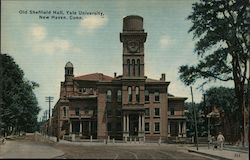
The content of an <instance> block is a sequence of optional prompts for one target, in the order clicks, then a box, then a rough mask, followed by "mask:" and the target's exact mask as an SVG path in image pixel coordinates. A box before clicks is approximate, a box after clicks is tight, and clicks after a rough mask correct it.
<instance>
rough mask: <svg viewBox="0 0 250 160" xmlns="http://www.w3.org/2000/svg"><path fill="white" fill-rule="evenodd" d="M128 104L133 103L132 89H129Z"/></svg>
mask: <svg viewBox="0 0 250 160" xmlns="http://www.w3.org/2000/svg"><path fill="white" fill-rule="evenodd" d="M128 102H132V88H131V87H128Z"/></svg>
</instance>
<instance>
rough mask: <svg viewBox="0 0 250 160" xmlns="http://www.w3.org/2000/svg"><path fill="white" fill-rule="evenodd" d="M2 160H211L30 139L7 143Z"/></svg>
mask: <svg viewBox="0 0 250 160" xmlns="http://www.w3.org/2000/svg"><path fill="white" fill-rule="evenodd" d="M0 158H4V159H6V158H58V159H166V160H211V159H210V158H208V157H204V156H203V157H201V156H200V155H197V154H195V153H189V152H188V151H187V150H186V149H185V148H184V147H178V145H167V144H162V145H158V144H156V143H154V144H125V143H121V144H119V143H118V144H103V143H90V142H89V143H88V142H82V143H76V142H67V141H64V142H63V141H61V142H60V143H52V144H48V143H44V142H41V141H35V138H34V137H32V136H30V137H27V136H26V138H24V139H16V140H13V141H7V143H6V144H4V145H1V146H0Z"/></svg>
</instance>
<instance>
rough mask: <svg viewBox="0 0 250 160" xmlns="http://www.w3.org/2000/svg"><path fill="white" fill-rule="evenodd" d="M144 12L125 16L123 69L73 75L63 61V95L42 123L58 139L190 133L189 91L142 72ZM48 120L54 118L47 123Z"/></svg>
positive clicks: (139, 137) (159, 136) (151, 137)
mask: <svg viewBox="0 0 250 160" xmlns="http://www.w3.org/2000/svg"><path fill="white" fill-rule="evenodd" d="M146 39H147V33H146V32H144V28H143V18H142V17H140V16H134V15H133V16H127V17H125V18H124V19H123V32H122V33H120V41H121V43H122V44H123V54H122V69H123V74H122V75H116V73H114V76H113V77H110V76H107V75H104V74H102V73H93V74H87V75H82V76H77V77H75V76H74V67H73V64H72V63H71V62H68V63H67V64H66V66H65V80H64V82H61V89H60V98H59V100H58V101H57V103H56V104H55V106H54V109H53V116H52V117H51V118H50V120H49V121H48V123H47V125H45V126H44V130H47V131H50V132H51V133H50V134H52V135H53V136H57V137H58V138H60V139H62V138H63V139H69V140H72V137H74V140H75V141H77V140H79V141H80V140H81V139H89V138H90V137H91V138H93V139H107V138H108V137H109V138H112V139H113V138H114V139H117V140H124V141H128V140H137V141H138V140H140V141H142V140H144V141H145V140H146V141H147V140H158V139H161V140H162V141H163V142H164V141H167V140H168V139H171V138H172V139H173V138H174V139H175V138H176V137H183V138H184V137H186V117H185V115H184V101H185V100H186V99H187V98H185V97H176V96H173V95H171V94H169V93H168V86H169V84H170V82H166V81H165V74H162V75H161V78H160V79H159V80H155V79H150V78H148V77H147V76H145V75H144V70H145V69H144V68H145V63H144V43H145V42H146ZM49 122H50V123H49Z"/></svg>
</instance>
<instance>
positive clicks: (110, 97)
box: [107, 90, 112, 102]
mask: <svg viewBox="0 0 250 160" xmlns="http://www.w3.org/2000/svg"><path fill="white" fill-rule="evenodd" d="M111 100H112V92H111V90H108V91H107V102H111Z"/></svg>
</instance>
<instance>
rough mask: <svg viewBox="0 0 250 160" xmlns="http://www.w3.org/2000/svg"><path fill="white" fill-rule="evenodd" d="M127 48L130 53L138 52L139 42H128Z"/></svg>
mask: <svg viewBox="0 0 250 160" xmlns="http://www.w3.org/2000/svg"><path fill="white" fill-rule="evenodd" d="M128 50H129V52H132V53H135V52H139V42H137V41H130V42H128Z"/></svg>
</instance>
